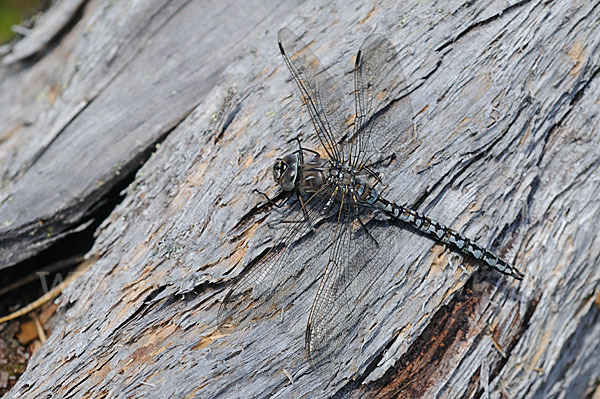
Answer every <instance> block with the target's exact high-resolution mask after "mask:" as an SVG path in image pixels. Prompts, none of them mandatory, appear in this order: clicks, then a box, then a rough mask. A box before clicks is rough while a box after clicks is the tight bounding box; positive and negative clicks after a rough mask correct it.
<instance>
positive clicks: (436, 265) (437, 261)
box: [427, 244, 448, 276]
mask: <svg viewBox="0 0 600 399" xmlns="http://www.w3.org/2000/svg"><path fill="white" fill-rule="evenodd" d="M445 254H446V251H445V247H444V245H442V244H435V245H434V246H433V248H432V249H431V252H430V258H431V260H430V261H429V262H427V263H429V264H430V267H429V273H428V275H429V276H433V275H436V274H439V273H441V272H442V271H443V270H444V267H445V266H446V265H447V264H448V260H447V259H446V256H445Z"/></svg>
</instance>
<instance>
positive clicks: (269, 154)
mask: <svg viewBox="0 0 600 399" xmlns="http://www.w3.org/2000/svg"><path fill="white" fill-rule="evenodd" d="M277 156H279V150H278V149H277V150H271V151H269V152H267V153H266V154H264V155H263V156H262V157H263V158H274V157H277Z"/></svg>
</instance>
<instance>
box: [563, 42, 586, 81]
mask: <svg viewBox="0 0 600 399" xmlns="http://www.w3.org/2000/svg"><path fill="white" fill-rule="evenodd" d="M567 55H568V56H569V58H570V59H571V61H573V62H574V65H573V66H572V67H571V70H570V71H569V75H571V76H577V75H578V74H579V71H581V67H582V66H583V64H584V61H585V51H584V48H583V44H582V43H581V42H580V41H579V40H576V41H575V43H573V46H572V47H571V48H570V49H569V50H568V51H567Z"/></svg>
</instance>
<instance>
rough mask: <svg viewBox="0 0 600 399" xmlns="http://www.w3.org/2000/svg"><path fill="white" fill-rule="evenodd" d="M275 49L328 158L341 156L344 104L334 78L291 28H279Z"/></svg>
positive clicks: (345, 129) (338, 158) (346, 110)
mask: <svg viewBox="0 0 600 399" xmlns="http://www.w3.org/2000/svg"><path fill="white" fill-rule="evenodd" d="M277 40H278V42H279V50H280V51H281V55H282V56H283V59H284V61H285V64H286V65H287V67H288V68H289V70H290V72H291V74H292V77H293V78H294V81H295V82H296V84H297V85H298V88H299V89H300V93H301V94H302V98H303V100H304V103H305V104H306V108H307V109H308V113H309V114H310V118H311V120H312V122H313V125H314V127H315V131H316V132H317V136H318V137H319V140H320V142H321V144H322V145H323V148H324V149H325V151H326V152H327V155H328V156H329V158H331V159H334V160H338V161H342V160H344V154H343V153H342V151H343V149H342V148H341V147H339V146H338V143H339V142H340V140H341V139H342V137H344V135H345V134H346V131H347V127H346V124H345V115H346V113H348V111H349V110H348V107H347V106H346V103H345V102H344V97H343V94H342V91H341V90H340V88H339V87H338V83H337V81H334V80H333V79H331V76H330V75H329V73H327V71H326V70H325V68H323V66H322V65H321V63H320V62H319V60H318V59H317V57H315V55H314V54H313V53H312V51H310V49H309V48H308V46H307V45H306V44H305V43H304V42H303V41H302V40H301V39H300V38H299V37H298V36H296V34H295V33H294V32H292V31H291V30H289V29H287V28H283V29H281V30H280V31H279V33H278V34H277Z"/></svg>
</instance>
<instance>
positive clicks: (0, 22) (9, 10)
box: [0, 0, 45, 44]
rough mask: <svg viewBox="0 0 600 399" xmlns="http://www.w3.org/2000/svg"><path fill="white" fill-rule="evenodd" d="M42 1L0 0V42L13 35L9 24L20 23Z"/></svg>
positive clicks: (6, 40)
mask: <svg viewBox="0 0 600 399" xmlns="http://www.w3.org/2000/svg"><path fill="white" fill-rule="evenodd" d="M44 3H45V1H44V0H0V44H3V43H6V42H8V41H9V40H10V39H12V38H13V37H14V35H15V34H14V33H13V32H12V31H11V30H10V27H11V26H13V25H18V24H21V23H22V22H23V20H25V19H26V18H27V17H28V16H30V15H31V14H32V13H33V12H35V11H37V10H39V9H41V8H42V6H43V5H44Z"/></svg>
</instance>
